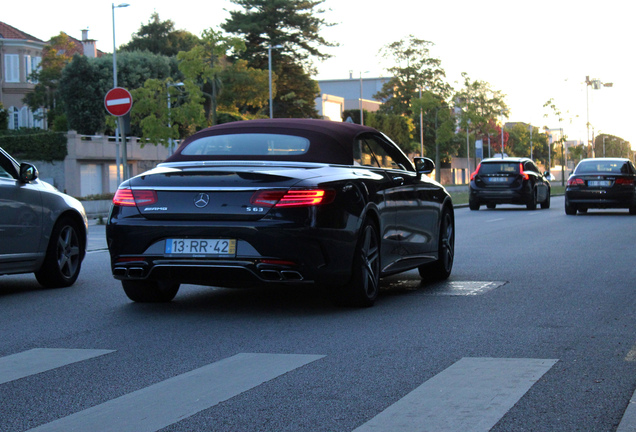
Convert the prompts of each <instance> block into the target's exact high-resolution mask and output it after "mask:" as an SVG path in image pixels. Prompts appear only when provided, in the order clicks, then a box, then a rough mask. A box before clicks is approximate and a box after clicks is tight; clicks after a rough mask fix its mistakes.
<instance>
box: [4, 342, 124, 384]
mask: <svg viewBox="0 0 636 432" xmlns="http://www.w3.org/2000/svg"><path fill="white" fill-rule="evenodd" d="M112 352H114V351H112V350H98V349H63V348H34V349H32V350H29V351H24V352H21V353H18V354H12V355H9V356H6V357H2V358H0V384H4V383H7V382H9V381H13V380H17V379H20V378H24V377H27V376H29V375H35V374H38V373H41V372H46V371H48V370H52V369H55V368H58V367H62V366H66V365H69V364H71V363H76V362H79V361H83V360H88V359H90V358H93V357H98V356H101V355H104V354H109V353H112Z"/></svg>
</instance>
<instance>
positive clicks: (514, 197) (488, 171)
mask: <svg viewBox="0 0 636 432" xmlns="http://www.w3.org/2000/svg"><path fill="white" fill-rule="evenodd" d="M546 174H547V173H543V174H542V173H541V171H540V170H539V168H538V167H537V165H536V164H535V163H534V162H533V161H532V159H528V158H512V157H509V158H492V159H484V160H482V161H481V163H480V164H479V166H477V169H476V170H475V172H474V173H473V174H472V175H471V176H470V198H469V201H468V206H469V207H470V209H471V210H479V206H481V205H483V204H485V205H486V207H488V208H489V209H493V208H495V206H496V205H497V204H521V205H525V206H526V207H527V208H528V210H534V209H536V208H537V204H538V203H540V204H541V208H543V209H547V208H550V182H549V181H548V179H547V178H546Z"/></svg>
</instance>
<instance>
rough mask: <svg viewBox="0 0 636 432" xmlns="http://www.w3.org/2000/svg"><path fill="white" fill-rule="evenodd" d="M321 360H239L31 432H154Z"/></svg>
mask: <svg viewBox="0 0 636 432" xmlns="http://www.w3.org/2000/svg"><path fill="white" fill-rule="evenodd" d="M322 357H324V356H322V355H301V354H249V353H241V354H237V355H235V356H232V357H229V358H226V359H223V360H221V361H218V362H216V363H212V364H209V365H206V366H203V367H201V368H199V369H195V370H193V371H190V372H187V373H184V374H182V375H178V376H175V377H173V378H170V379H167V380H165V381H162V382H160V383H157V384H154V385H151V386H149V387H146V388H143V389H141V390H137V391H135V392H132V393H129V394H127V395H124V396H121V397H119V398H116V399H113V400H110V401H108V402H105V403H103V404H101V405H97V406H94V407H92V408H88V409H86V410H84V411H80V412H77V413H75V414H71V415H70V416H68V417H64V418H61V419H58V420H55V421H53V422H51V423H47V424H44V425H42V426H39V427H36V428H34V429H31V431H38V432H43V431H65V432H71V431H82V432H83V431H90V430H99V431H102V432H106V431H113V432H126V431H131V432H143V431H149V432H150V431H156V430H159V429H163V428H165V427H167V426H169V425H171V424H173V423H176V422H177V421H180V420H183V419H185V418H187V417H190V416H192V415H194V414H196V413H198V412H199V411H202V410H204V409H207V408H210V407H212V406H214V405H216V404H218V403H220V402H223V401H225V400H228V399H230V398H232V397H234V396H236V395H238V394H241V393H243V392H245V391H247V390H250V389H252V388H254V387H256V386H258V385H260V384H262V383H264V382H266V381H269V380H272V379H274V378H276V377H278V376H280V375H283V374H285V373H287V372H290V371H292V370H294V369H296V368H299V367H301V366H304V365H306V364H308V363H311V362H313V361H316V360H318V359H321V358H322Z"/></svg>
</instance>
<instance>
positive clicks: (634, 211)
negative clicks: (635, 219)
mask: <svg viewBox="0 0 636 432" xmlns="http://www.w3.org/2000/svg"><path fill="white" fill-rule="evenodd" d="M629 214H630V215H636V206H632V207H630V208H629Z"/></svg>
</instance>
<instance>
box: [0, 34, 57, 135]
mask: <svg viewBox="0 0 636 432" xmlns="http://www.w3.org/2000/svg"><path fill="white" fill-rule="evenodd" d="M45 46H46V42H45V41H43V40H40V39H38V38H36V37H35V36H31V35H30V34H28V33H25V32H23V31H21V30H18V29H16V28H15V27H12V26H10V25H8V24H6V23H3V22H0V102H1V103H2V105H3V106H4V108H5V109H6V110H7V111H8V113H9V128H10V129H17V128H19V127H42V128H44V127H46V125H45V124H44V122H43V121H42V115H41V113H39V112H35V113H34V112H32V111H31V109H30V108H29V107H28V106H27V105H26V104H25V103H24V102H23V101H22V100H23V99H24V97H25V96H26V95H27V93H30V92H32V91H33V89H34V88H35V84H36V83H34V82H33V81H32V80H31V79H30V75H31V72H33V71H34V70H37V69H38V67H39V65H40V61H41V60H42V49H43V48H44V47H45ZM38 111H40V110H38Z"/></svg>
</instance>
